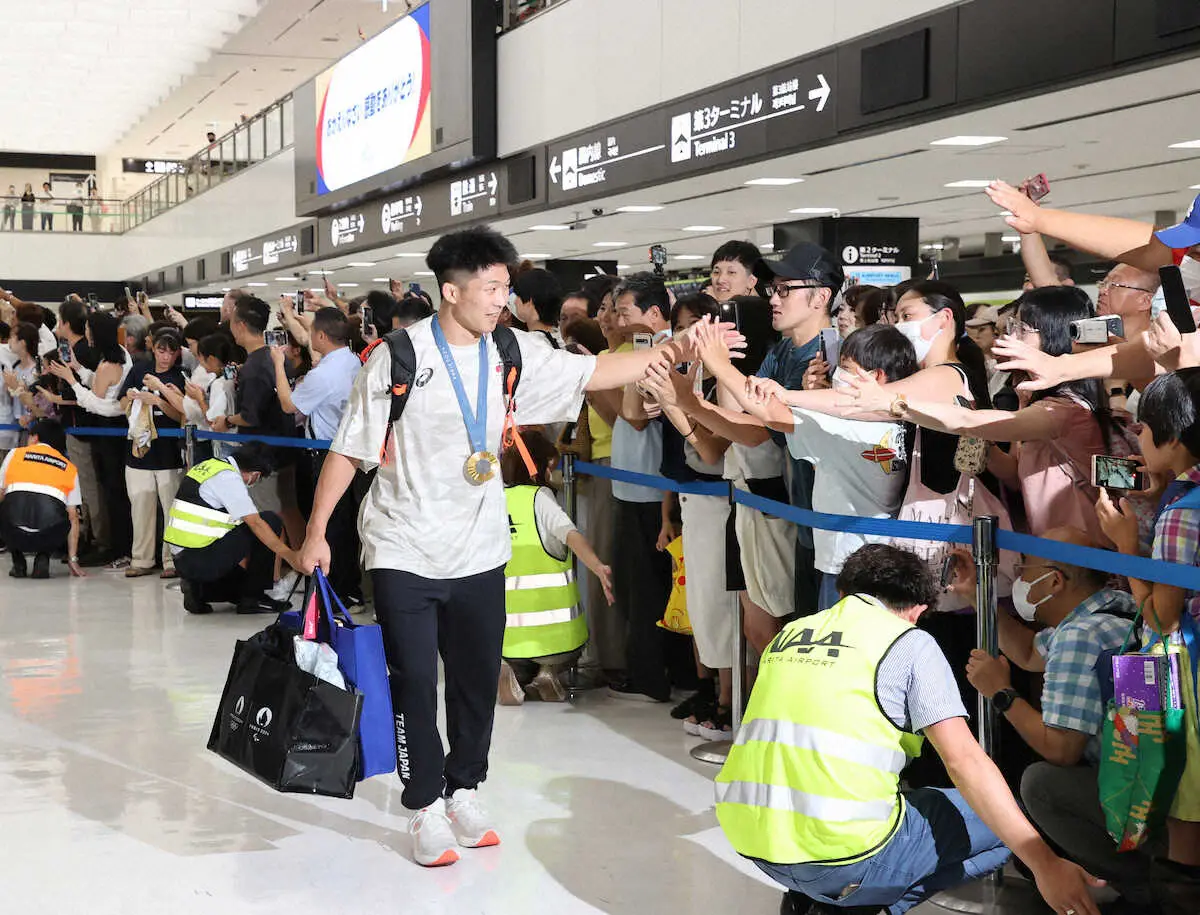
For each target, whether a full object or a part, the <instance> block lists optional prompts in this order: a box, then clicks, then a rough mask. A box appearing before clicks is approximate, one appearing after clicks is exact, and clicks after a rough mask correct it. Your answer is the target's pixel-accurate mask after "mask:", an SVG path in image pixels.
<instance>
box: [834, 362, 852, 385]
mask: <svg viewBox="0 0 1200 915" xmlns="http://www.w3.org/2000/svg"><path fill="white" fill-rule="evenodd" d="M830 383H831V384H832V385H833V386H834V387H835V388H848V387H850V373H849V372H847V371H846V370H845V369H844V368H842V367H841V366H840V365H839V366H838V367H837V368H836V369H834V370H833V377H832V378H831V379H830Z"/></svg>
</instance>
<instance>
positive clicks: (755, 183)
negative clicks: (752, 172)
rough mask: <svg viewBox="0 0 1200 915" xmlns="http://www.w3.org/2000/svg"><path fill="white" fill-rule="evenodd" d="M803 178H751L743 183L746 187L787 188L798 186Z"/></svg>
mask: <svg viewBox="0 0 1200 915" xmlns="http://www.w3.org/2000/svg"><path fill="white" fill-rule="evenodd" d="M803 180H804V179H803V178H751V179H750V180H749V181H747V182H745V184H746V185H747V186H748V187H789V186H790V185H793V184H799V183H800V182H802V181H803Z"/></svg>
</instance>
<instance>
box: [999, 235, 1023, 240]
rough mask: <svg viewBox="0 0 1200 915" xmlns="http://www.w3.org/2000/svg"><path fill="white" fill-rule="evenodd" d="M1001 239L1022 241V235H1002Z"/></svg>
mask: <svg viewBox="0 0 1200 915" xmlns="http://www.w3.org/2000/svg"><path fill="white" fill-rule="evenodd" d="M1000 240H1001V241H1020V240H1021V236H1020V235H1001V236H1000Z"/></svg>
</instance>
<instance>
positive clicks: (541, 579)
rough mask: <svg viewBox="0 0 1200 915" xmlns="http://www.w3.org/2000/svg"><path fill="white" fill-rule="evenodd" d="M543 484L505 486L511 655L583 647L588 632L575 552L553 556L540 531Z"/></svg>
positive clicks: (529, 655)
mask: <svg viewBox="0 0 1200 915" xmlns="http://www.w3.org/2000/svg"><path fill="white" fill-rule="evenodd" d="M538 489H539V487H537V486H510V487H508V488H507V489H506V490H505V491H504V495H505V498H506V499H507V501H508V522H509V528H510V530H511V532H512V553H513V554H512V559H510V560H509V561H508V565H507V566H505V567H504V576H505V583H504V586H505V600H504V604H505V609H506V610H507V611H508V619H507V625H506V627H505V630H504V649H503V651H502V654H503V655H504V657H506V658H544V657H547V656H549V655H555V654H563V653H565V652H568V651H574V650H575V649H576V648H579V647H581V646H582V645H583V644H584V643H585V642H587V637H588V629H587V620H586V619H584V616H583V608H582V607H580V605H579V589H578V587H577V586H576V584H575V571H574V568H573V563H572V561H571V554H570V552H568V553H567V556H566V558H565V559H556V558H555V557H554V556H551V555H550V554H549V553H548V552H546V548H545V547H544V546H543V545H542V538H541V535H540V534H538V528H537V518H536V517H535V515H534V512H533V500H534V498H535V497H536V496H537V491H538Z"/></svg>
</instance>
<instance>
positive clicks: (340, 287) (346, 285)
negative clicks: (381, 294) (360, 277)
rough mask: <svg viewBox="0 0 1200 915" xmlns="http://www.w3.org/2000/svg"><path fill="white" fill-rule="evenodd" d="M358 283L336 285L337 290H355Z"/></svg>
mask: <svg viewBox="0 0 1200 915" xmlns="http://www.w3.org/2000/svg"><path fill="white" fill-rule="evenodd" d="M357 288H358V283H338V289H357Z"/></svg>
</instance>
